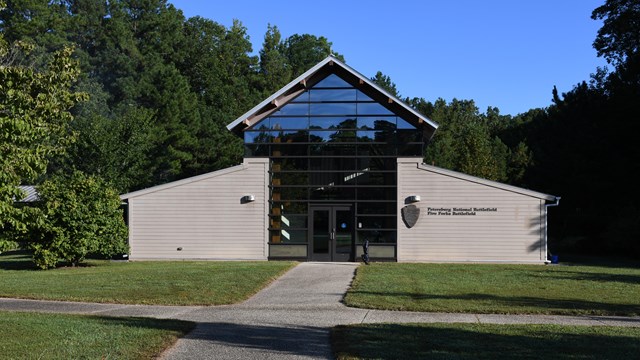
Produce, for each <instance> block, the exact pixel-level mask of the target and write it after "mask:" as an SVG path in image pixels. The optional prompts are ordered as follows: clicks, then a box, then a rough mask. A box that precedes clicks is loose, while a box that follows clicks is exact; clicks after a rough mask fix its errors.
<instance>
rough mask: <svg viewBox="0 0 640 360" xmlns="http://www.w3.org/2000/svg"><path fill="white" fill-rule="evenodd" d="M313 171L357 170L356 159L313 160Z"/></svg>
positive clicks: (327, 158) (325, 158) (324, 158)
mask: <svg viewBox="0 0 640 360" xmlns="http://www.w3.org/2000/svg"><path fill="white" fill-rule="evenodd" d="M310 163H311V167H310V169H311V170H314V171H319V170H325V171H332V170H355V168H356V167H355V166H356V161H355V159H354V158H330V157H321V158H312V159H310Z"/></svg>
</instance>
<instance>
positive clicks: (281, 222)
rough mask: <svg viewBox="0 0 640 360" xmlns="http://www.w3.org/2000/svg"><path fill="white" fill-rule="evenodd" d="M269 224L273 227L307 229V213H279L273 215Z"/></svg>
mask: <svg viewBox="0 0 640 360" xmlns="http://www.w3.org/2000/svg"><path fill="white" fill-rule="evenodd" d="M269 226H270V227H271V228H272V229H286V230H292V229H306V227H307V216H306V215H277V216H271V218H270V220H269Z"/></svg>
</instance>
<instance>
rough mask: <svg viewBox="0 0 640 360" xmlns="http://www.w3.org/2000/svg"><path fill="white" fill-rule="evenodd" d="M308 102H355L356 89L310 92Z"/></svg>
mask: <svg viewBox="0 0 640 360" xmlns="http://www.w3.org/2000/svg"><path fill="white" fill-rule="evenodd" d="M309 94H310V97H309V100H310V101H319V102H324V101H356V89H331V90H329V89H322V90H310V91H309Z"/></svg>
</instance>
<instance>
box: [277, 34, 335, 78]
mask: <svg viewBox="0 0 640 360" xmlns="http://www.w3.org/2000/svg"><path fill="white" fill-rule="evenodd" d="M332 45H333V44H332V43H331V42H330V41H329V40H327V38H325V37H324V36H320V37H317V36H314V35H309V34H303V35H299V34H294V35H291V36H289V37H288V38H287V40H285V42H284V46H285V54H286V55H287V59H288V62H289V66H290V67H291V73H292V74H293V76H294V77H295V76H298V75H301V74H302V73H304V72H305V71H307V70H309V69H310V68H311V67H313V66H314V65H315V64H317V63H319V62H320V61H322V60H323V59H324V58H326V57H327V56H329V55H332V54H333V56H335V57H337V58H338V59H339V60H341V61H344V58H343V57H342V55H340V54H338V53H337V52H335V51H333V49H331V46H332Z"/></svg>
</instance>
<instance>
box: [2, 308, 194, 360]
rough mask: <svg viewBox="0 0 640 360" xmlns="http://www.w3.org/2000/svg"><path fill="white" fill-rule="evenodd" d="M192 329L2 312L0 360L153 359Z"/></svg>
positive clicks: (174, 324)
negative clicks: (4, 359) (1, 359)
mask: <svg viewBox="0 0 640 360" xmlns="http://www.w3.org/2000/svg"><path fill="white" fill-rule="evenodd" d="M193 327H194V323H191V322H187V321H178V320H158V319H147V318H117V317H97V316H81V315H61V314H40V313H22V312H15V313H13V312H4V311H0V358H6V359H9V358H10V359H151V358H154V357H156V356H157V355H158V354H159V353H161V352H162V351H163V350H164V349H166V348H167V347H169V346H171V345H172V344H173V343H174V342H175V341H176V340H177V339H178V338H179V337H181V336H184V335H185V334H186V333H187V332H189V331H190V330H191V329H193Z"/></svg>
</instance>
